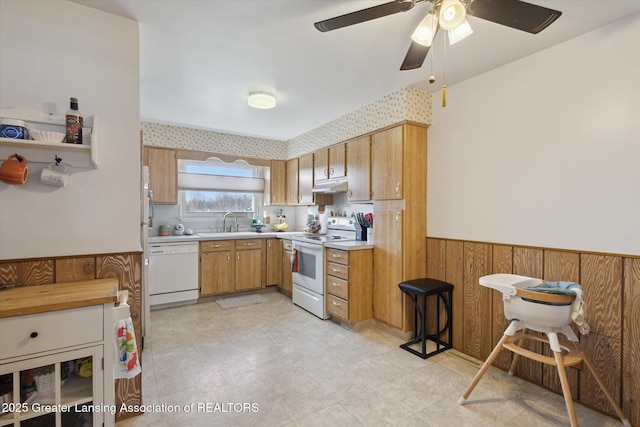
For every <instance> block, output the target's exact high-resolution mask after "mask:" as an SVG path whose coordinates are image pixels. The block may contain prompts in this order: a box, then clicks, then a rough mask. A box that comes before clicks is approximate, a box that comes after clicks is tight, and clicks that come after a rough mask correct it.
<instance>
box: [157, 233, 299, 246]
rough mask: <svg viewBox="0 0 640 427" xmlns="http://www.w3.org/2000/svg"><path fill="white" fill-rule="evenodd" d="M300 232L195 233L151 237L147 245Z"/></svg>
mask: <svg viewBox="0 0 640 427" xmlns="http://www.w3.org/2000/svg"><path fill="white" fill-rule="evenodd" d="M303 234H304V233H302V232H296V231H263V232H262V233H256V232H255V231H238V232H230V233H196V234H193V235H191V236H186V235H183V236H153V237H149V244H156V243H180V242H199V241H205V240H237V239H273V238H280V239H287V238H291V237H292V236H300V235H303Z"/></svg>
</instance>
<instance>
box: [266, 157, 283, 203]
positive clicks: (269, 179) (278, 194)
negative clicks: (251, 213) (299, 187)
mask: <svg viewBox="0 0 640 427" xmlns="http://www.w3.org/2000/svg"><path fill="white" fill-rule="evenodd" d="M264 180H265V182H264V205H265V206H272V205H276V206H279V205H284V204H285V203H286V197H285V194H286V162H285V161H284V160H272V161H271V167H270V168H269V169H268V170H267V172H266V173H265V178H264Z"/></svg>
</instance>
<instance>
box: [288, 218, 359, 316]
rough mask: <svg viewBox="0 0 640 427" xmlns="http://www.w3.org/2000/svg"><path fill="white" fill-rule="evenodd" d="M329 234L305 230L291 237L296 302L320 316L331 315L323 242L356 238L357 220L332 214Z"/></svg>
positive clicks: (294, 300) (329, 222) (327, 232)
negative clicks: (295, 264)
mask: <svg viewBox="0 0 640 427" xmlns="http://www.w3.org/2000/svg"><path fill="white" fill-rule="evenodd" d="M326 228H327V230H326V233H324V234H323V233H317V234H315V233H306V234H305V235H302V236H295V237H292V240H293V248H292V249H293V252H294V256H295V257H297V267H298V270H297V271H294V272H293V292H292V300H293V303H294V304H296V305H298V306H299V307H302V308H304V309H305V310H307V311H308V312H310V313H312V314H314V315H316V316H318V317H319V318H321V319H328V318H329V317H331V316H330V315H329V314H328V312H327V307H326V304H325V295H326V290H327V289H326V284H325V275H324V264H325V263H324V247H323V246H324V244H325V243H326V242H330V241H349V240H356V228H357V224H356V220H355V218H351V217H349V218H347V217H331V218H329V219H328V220H327V227H326Z"/></svg>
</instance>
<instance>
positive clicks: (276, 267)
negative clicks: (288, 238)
mask: <svg viewBox="0 0 640 427" xmlns="http://www.w3.org/2000/svg"><path fill="white" fill-rule="evenodd" d="M281 281H282V240H280V239H267V282H266V283H265V285H267V286H271V285H280V282H281Z"/></svg>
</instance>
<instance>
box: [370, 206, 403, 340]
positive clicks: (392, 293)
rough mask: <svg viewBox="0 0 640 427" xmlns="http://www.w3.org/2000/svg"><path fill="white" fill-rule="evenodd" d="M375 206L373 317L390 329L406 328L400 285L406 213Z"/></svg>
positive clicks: (392, 207) (391, 207) (390, 207)
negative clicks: (403, 229)
mask: <svg viewBox="0 0 640 427" xmlns="http://www.w3.org/2000/svg"><path fill="white" fill-rule="evenodd" d="M385 205H386V206H380V205H379V204H376V205H375V206H374V210H375V215H376V222H375V227H373V233H374V238H373V240H374V242H375V250H374V251H373V256H374V260H373V265H374V266H375V269H376V272H375V275H374V284H373V315H374V317H375V318H376V319H380V320H382V321H383V322H386V323H388V324H389V325H392V326H395V327H398V328H402V327H403V313H404V310H403V301H402V300H403V299H402V291H400V289H399V288H398V283H400V282H401V281H402V280H403V274H402V261H403V260H402V239H403V234H402V220H403V215H404V211H402V210H400V209H394V208H395V207H398V206H394V205H397V203H385Z"/></svg>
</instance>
